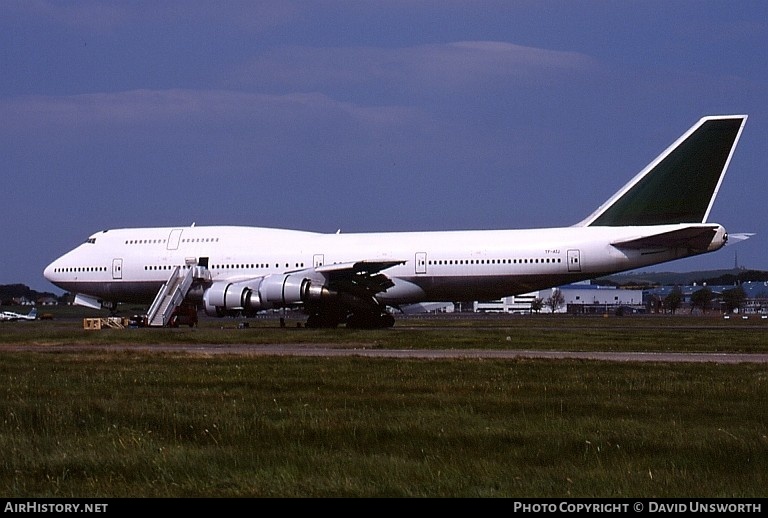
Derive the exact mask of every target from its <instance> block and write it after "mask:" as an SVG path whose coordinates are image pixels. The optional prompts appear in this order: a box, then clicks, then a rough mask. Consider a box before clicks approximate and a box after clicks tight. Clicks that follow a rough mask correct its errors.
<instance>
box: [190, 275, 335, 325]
mask: <svg viewBox="0 0 768 518" xmlns="http://www.w3.org/2000/svg"><path fill="white" fill-rule="evenodd" d="M333 295H334V292H332V291H331V290H329V289H328V288H327V287H326V286H324V285H323V284H322V283H319V282H317V281H313V280H312V279H310V278H308V277H306V276H305V275H304V274H302V273H292V274H272V275H267V276H266V277H261V278H258V279H249V280H247V281H240V282H223V281H219V282H214V283H213V284H212V285H211V286H210V287H209V288H208V289H207V290H205V292H204V293H203V305H204V307H205V312H206V314H208V315H211V316H224V315H226V314H227V313H232V312H236V311H245V312H254V313H255V312H257V311H261V310H262V309H272V308H281V307H286V306H295V305H299V304H302V303H305V302H316V301H319V300H322V299H326V298H329V297H331V296H333Z"/></svg>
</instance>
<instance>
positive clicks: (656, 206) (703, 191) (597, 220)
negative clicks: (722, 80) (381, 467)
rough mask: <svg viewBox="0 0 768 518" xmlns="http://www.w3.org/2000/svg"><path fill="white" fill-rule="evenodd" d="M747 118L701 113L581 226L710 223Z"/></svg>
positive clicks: (580, 224) (743, 116)
mask: <svg viewBox="0 0 768 518" xmlns="http://www.w3.org/2000/svg"><path fill="white" fill-rule="evenodd" d="M746 120H747V116H746V115H728V116H714V117H704V118H702V119H701V120H699V122H697V123H696V124H695V125H694V126H693V127H692V128H691V129H689V130H688V131H687V132H686V133H685V134H684V135H683V136H682V137H680V138H679V139H678V140H677V141H676V142H675V143H674V144H672V145H671V146H670V147H669V148H667V149H666V150H665V151H664V152H663V153H662V154H661V155H659V156H658V157H657V158H656V159H655V160H654V161H653V162H651V163H650V164H649V165H648V166H647V167H646V168H645V169H643V170H642V171H641V172H640V173H639V174H638V175H637V176H635V177H634V178H633V179H632V180H631V181H630V182H629V183H628V184H626V185H625V186H624V187H622V188H621V190H619V191H618V192H617V193H616V194H614V195H613V196H612V197H611V198H610V199H609V200H608V201H607V202H605V203H604V204H603V205H602V206H601V207H600V208H599V209H597V210H596V211H595V212H593V213H592V214H591V215H590V216H589V217H588V218H586V219H585V220H584V221H582V222H581V223H579V224H578V225H577V226H608V227H612V226H638V225H667V224H677V223H706V221H707V217H708V216H709V211H710V210H711V209H712V204H713V203H714V201H715V197H716V196H717V191H718V189H719V188H720V183H721V182H722V181H723V176H725V171H726V169H727V168H728V163H729V162H730V160H731V155H732V154H733V151H734V149H735V148H736V143H737V142H738V140H739V136H740V135H741V130H742V128H743V127H744V123H745V122H746Z"/></svg>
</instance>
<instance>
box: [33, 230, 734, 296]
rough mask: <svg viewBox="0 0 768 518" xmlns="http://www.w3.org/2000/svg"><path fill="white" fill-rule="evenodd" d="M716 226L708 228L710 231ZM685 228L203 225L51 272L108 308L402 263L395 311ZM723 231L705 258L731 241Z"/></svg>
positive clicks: (110, 237)
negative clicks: (198, 278)
mask: <svg viewBox="0 0 768 518" xmlns="http://www.w3.org/2000/svg"><path fill="white" fill-rule="evenodd" d="M702 226H706V227H712V225H711V224H709V225H702ZM680 227H686V228H689V227H690V224H687V225H664V226H658V225H656V226H652V227H620V228H615V227H564V228H549V229H525V230H474V231H438V232H386V233H364V234H343V233H336V234H322V233H313V232H304V231H297V230H283V229H269V228H258V227H231V226H199V227H186V228H183V227H166V228H136V229H117V230H109V231H104V232H99V233H96V234H94V235H92V236H91V237H90V238H89V240H88V241H87V242H85V243H83V244H81V245H80V246H78V247H77V248H75V249H74V250H72V251H71V252H69V253H67V254H65V255H63V256H62V257H60V258H59V259H57V260H56V261H55V262H53V263H52V264H51V265H49V266H48V268H46V270H45V277H46V278H48V279H49V280H50V281H51V282H53V283H54V284H56V285H57V286H59V287H60V288H62V289H64V290H67V291H70V292H73V293H83V294H87V295H90V296H93V297H97V298H100V299H104V300H113V301H123V302H134V303H149V302H151V301H152V299H153V298H154V296H155V294H156V293H157V291H158V288H159V287H160V286H161V285H162V284H163V283H164V282H165V281H166V280H167V279H168V275H169V274H170V272H171V270H172V269H173V267H174V266H177V265H179V266H185V265H187V266H188V265H198V264H203V263H204V264H205V265H207V268H208V270H209V271H210V275H211V280H212V281H217V280H222V279H226V280H228V281H231V282H236V281H237V280H239V279H242V280H245V279H251V278H254V277H260V276H266V275H269V274H282V273H286V272H295V271H300V270H305V269H310V268H316V267H320V266H326V265H333V264H339V263H351V262H355V261H358V260H359V259H360V258H366V259H374V260H389V261H402V264H397V265H394V266H391V267H390V268H388V269H386V271H385V273H386V275H387V276H388V277H389V278H391V279H392V280H393V282H394V286H392V287H390V288H389V289H387V290H386V291H384V292H382V293H379V294H378V295H377V299H379V301H381V302H383V303H386V304H389V305H398V304H408V303H415V302H422V301H443V300H478V299H492V298H499V297H503V296H508V295H515V294H521V293H527V292H530V291H534V290H537V289H541V288H544V287H550V286H557V285H562V284H566V283H569V282H575V281H578V280H582V279H588V278H593V277H597V276H600V275H605V274H609V273H614V272H619V271H625V270H630V269H634V268H640V267H643V266H648V265H652V264H656V263H660V262H665V261H669V260H673V259H678V258H681V257H686V256H689V255H693V254H692V253H691V250H689V249H688V248H676V247H659V246H654V247H651V248H647V249H637V250H626V249H619V248H616V247H615V246H613V245H612V243H614V242H616V241H623V240H628V239H635V238H638V237H641V236H644V235H650V234H658V233H660V232H666V231H673V230H675V229H677V228H680ZM724 237H725V230H724V229H723V228H722V227H720V226H717V231H716V235H715V238H714V239H712V242H711V244H710V245H709V246H708V247H707V249H706V250H701V251H698V252H695V253H701V252H704V251H712V250H716V249H718V248H720V247H721V246H722V245H723V244H724V243H725V238H724Z"/></svg>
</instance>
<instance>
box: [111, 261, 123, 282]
mask: <svg viewBox="0 0 768 518" xmlns="http://www.w3.org/2000/svg"><path fill="white" fill-rule="evenodd" d="M112 278H113V279H122V278H123V260H122V259H112Z"/></svg>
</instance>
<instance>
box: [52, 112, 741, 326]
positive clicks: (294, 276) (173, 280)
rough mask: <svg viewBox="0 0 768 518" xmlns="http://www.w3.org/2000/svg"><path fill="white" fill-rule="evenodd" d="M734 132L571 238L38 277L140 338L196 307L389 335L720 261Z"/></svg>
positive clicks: (194, 244)
mask: <svg viewBox="0 0 768 518" xmlns="http://www.w3.org/2000/svg"><path fill="white" fill-rule="evenodd" d="M746 120H747V116H746V115H728V116H711V117H704V118H702V119H701V120H699V121H698V122H697V123H696V124H695V125H693V127H691V128H690V129H689V130H688V131H687V132H686V133H685V134H683V135H682V136H681V137H680V138H679V139H678V140H677V141H675V142H674V143H673V144H672V145H671V146H670V147H669V148H667V149H666V150H665V151H664V152H663V153H661V154H660V155H659V156H658V157H657V158H656V159H655V160H653V161H652V162H651V163H650V164H649V165H648V166H647V167H646V168H645V169H643V170H642V171H641V172H640V173H638V174H637V175H636V176H635V177H634V178H633V179H632V180H631V181H630V182H629V183H627V184H626V185H625V186H624V187H622V188H621V189H620V190H619V191H618V192H617V193H616V194H614V195H613V196H612V197H611V198H610V199H608V201H606V202H605V203H604V204H603V205H601V206H600V207H599V208H598V209H597V210H596V211H595V212H593V213H592V214H591V215H589V216H588V217H587V218H586V219H584V220H583V221H581V222H579V223H577V224H575V225H573V226H570V227H562V228H539V229H526V230H474V231H436V232H384V233H354V234H343V233H340V232H336V233H334V234H323V233H315V232H305V231H298V230H285V229H274V228H259V227H238V226H195V225H194V224H193V225H192V226H188V227H165V228H127V229H116V230H104V231H102V232H98V233H95V234H93V235H91V236H90V237H89V238H88V239H87V241H86V242H85V243H83V244H81V245H80V246H78V247H77V248H75V249H74V250H72V251H70V252H67V253H66V254H64V255H63V256H61V257H59V258H58V259H56V260H55V261H53V262H52V263H51V264H50V265H49V266H48V267H47V268H46V269H45V272H44V275H45V277H46V279H48V280H49V281H50V282H52V283H53V284H55V285H56V286H58V287H60V288H62V289H64V290H67V291H69V292H71V293H74V294H76V296H75V302H76V303H78V304H82V305H86V306H89V307H93V308H102V307H110V308H113V309H114V308H115V307H116V304H117V302H128V303H145V304H150V303H152V305H151V306H150V310H149V312H148V317H149V320H150V322H151V324H150V325H164V324H165V323H167V322H168V319H169V318H170V316H171V312H172V311H173V309H174V308H176V307H178V306H180V305H181V304H196V305H197V306H198V307H200V306H202V308H203V309H204V310H205V312H206V313H207V314H208V315H216V316H224V315H234V314H243V315H246V316H248V315H253V314H255V313H257V312H259V311H262V310H265V309H275V308H290V307H300V308H302V309H303V311H304V312H305V313H306V314H307V315H308V319H307V327H335V326H338V325H339V324H346V325H347V326H348V327H389V326H392V325H393V324H394V318H393V316H392V313H391V312H390V309H392V308H394V309H398V308H401V307H403V306H405V305H408V304H416V303H422V302H435V301H463V300H486V299H497V298H501V297H504V296H509V295H516V294H522V293H529V292H531V291H535V290H540V289H544V288H549V287H554V286H560V285H563V284H568V283H571V282H575V281H579V280H584V279H590V278H595V277H600V276H604V275H608V274H612V273H616V272H621V271H626V270H632V269H636V268H640V267H646V266H649V265H654V264H658V263H663V262H667V261H672V260H676V259H680V258H684V257H690V256H693V255H697V254H703V253H707V252H712V251H715V250H718V249H720V248H721V247H723V245H725V244H726V241H727V240H728V234H727V233H726V230H725V228H723V227H722V226H721V225H719V224H717V223H710V222H708V221H707V217H708V216H709V213H710V210H711V208H712V204H713V203H714V201H715V197H716V195H717V192H718V189H719V187H720V184H721V182H722V180H723V176H724V175H725V172H726V169H727V167H728V164H729V162H730V160H731V156H732V155H733V152H734V149H735V147H736V144H737V142H738V140H739V137H740V135H741V131H742V129H743V127H744V124H745V122H746ZM746 236H747V235H746V234H744V235H740V236H739V238H741V239H743V238H745V237H746ZM734 237H736V236H734ZM153 301H154V302H153Z"/></svg>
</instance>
